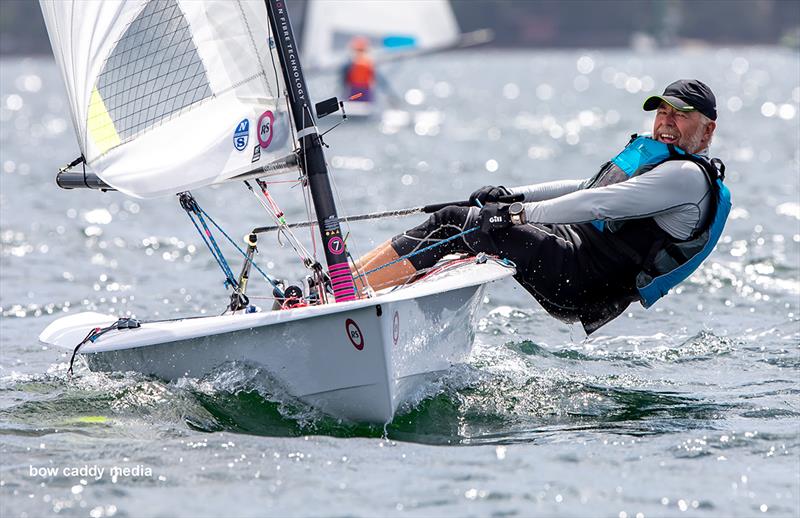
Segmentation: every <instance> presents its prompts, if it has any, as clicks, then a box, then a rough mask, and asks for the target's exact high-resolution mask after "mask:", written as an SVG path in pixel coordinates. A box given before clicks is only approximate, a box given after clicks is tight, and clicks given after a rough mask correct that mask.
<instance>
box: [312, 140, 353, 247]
mask: <svg viewBox="0 0 800 518" xmlns="http://www.w3.org/2000/svg"><path fill="white" fill-rule="evenodd" d="M320 138H322V136H320ZM328 177H330V179H331V185H332V186H333V193H334V194H335V195H336V204H337V207H343V206H344V205H343V204H342V197H341V196H340V195H339V186H338V185H337V184H336V178H335V177H334V176H333V168H330V169H328ZM339 221H344V224H345V226H346V227H347V233H348V234H350V235H352V232H353V229H352V228H350V222H349V221H348V220H347V219H346V218H345V219H344V220H343V219H341V218H339ZM345 246H346V247H348V248H350V244H349V243H347V242H345ZM352 249H353V251H354V252H355V253H356V255H357V256H359V257H361V254H360V253H359V252H358V250H357V247H355V246H353V247H352Z"/></svg>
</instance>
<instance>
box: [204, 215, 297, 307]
mask: <svg viewBox="0 0 800 518" xmlns="http://www.w3.org/2000/svg"><path fill="white" fill-rule="evenodd" d="M197 209H198V210H199V211H200V213H202V214H203V215H204V216H205V217H207V218H208V221H210V222H211V223H212V224H213V225H214V226H215V227H217V230H219V231H220V233H221V234H222V235H223V236H225V239H227V240H228V242H229V243H230V244H232V245H233V247H234V248H236V250H238V251H239V253H240V254H242V256H243V257H244V260H245V261H249V262H250V264H251V265H253V266H254V267H255V269H256V270H258V272H259V273H260V274H261V275H262V276H263V277H264V278H265V279H266V280H267V282H269V283H270V284H271V285H272V287H273V288H275V289H276V290H278V292H279V296H281V297H283V290H281V289H280V286H278V285H277V284H276V283H275V281H273V280H272V279H271V278H270V276H269V275H267V274H266V273H265V272H264V270H262V269H261V268H260V267H259V266H258V265H257V264H256V262H255V261H253V260H252V259H250V258H249V257H247V253H246V252H245V251H244V250H242V249H241V248H240V247H239V245H237V244H236V242H235V241H234V240H233V239H231V237H230V236H229V235H228V234H227V233H226V232H225V231H224V230H222V227H220V226H219V225H217V222H216V221H214V218H212V217H211V216H209V215H208V213H207V212H206V211H204V210H203V209H202V208H200V206H198V207H197Z"/></svg>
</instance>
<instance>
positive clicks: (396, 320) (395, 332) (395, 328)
mask: <svg viewBox="0 0 800 518" xmlns="http://www.w3.org/2000/svg"><path fill="white" fill-rule="evenodd" d="M399 339H400V313H398V312H397V311H395V312H394V317H393V318H392V342H394V345H397V340H399Z"/></svg>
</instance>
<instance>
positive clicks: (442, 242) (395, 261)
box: [364, 227, 480, 275]
mask: <svg viewBox="0 0 800 518" xmlns="http://www.w3.org/2000/svg"><path fill="white" fill-rule="evenodd" d="M479 228H480V227H472V228H468V229H467V230H464V231H463V232H459V233H458V234H456V235H454V236H450V237H448V238H447V239H443V240H441V241H439V242H438V243H434V244H432V245H429V246H426V247H425V248H421V249H419V250H416V251H414V252H410V253H408V254H406V255H402V256H400V257H398V258H397V259H395V260H394V261H390V262H388V263H386V264H382V265H380V266H378V267H377V268H373V269H372V270H369V271H367V272H364V275H369V274H371V273H375V272H377V271H378V270H382V269H384V268H386V267H387V266H391V265H393V264H395V263H399V262H400V261H402V260H403V259H408V258H409V257H414V256H415V255H417V254H421V253H422V252H426V251H428V250H432V249H434V248H436V247H437V246H442V245H443V244H445V243H447V242H450V241H453V240H454V239H458V238H459V237H462V236H465V235H467V234H469V233H470V232H474V231H476V230H478V229H479Z"/></svg>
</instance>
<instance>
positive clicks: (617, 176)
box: [587, 135, 731, 308]
mask: <svg viewBox="0 0 800 518" xmlns="http://www.w3.org/2000/svg"><path fill="white" fill-rule="evenodd" d="M669 160H689V161H691V162H694V163H696V164H697V165H699V166H700V167H701V169H702V170H703V171H704V172H705V175H706V179H707V180H708V182H709V184H710V186H711V189H712V191H713V193H714V196H713V197H712V199H711V201H712V204H713V206H712V210H711V212H710V216H709V218H708V219H707V221H706V222H705V224H704V225H703V226H702V227H701V228H700V230H699V231H698V232H697V233H696V234H695V235H694V236H692V237H690V238H689V239H687V240H685V241H679V240H676V239H675V238H672V237H671V236H668V234H666V232H663V231H662V230H660V229H658V230H657V231H658V232H659V233H661V234H663V236H664V238H663V239H661V240H660V241H658V242H657V245H656V246H655V249H654V250H651V251H650V253H648V254H647V257H637V262H639V263H640V264H642V271H640V272H639V273H638V274H637V276H636V289H637V290H638V294H639V299H640V301H641V303H642V305H643V306H644V307H646V308H649V307H650V306H652V305H653V304H654V303H655V302H656V301H657V300H658V299H660V298H661V297H663V296H664V295H666V294H667V292H668V291H669V290H670V289H671V288H673V287H675V286H677V285H678V284H679V283H681V282H682V281H683V280H685V279H686V278H687V277H689V276H690V275H691V274H692V272H694V271H695V270H696V269H697V268H698V267H699V266H700V264H701V263H702V262H703V260H704V259H705V258H706V257H708V256H709V254H711V251H712V250H713V249H714V247H715V246H716V244H717V241H719V238H720V236H721V235H722V230H723V229H724V227H725V221H726V220H727V219H728V214H729V213H730V210H731V194H730V191H728V188H727V187H726V186H725V184H724V183H723V180H724V178H725V166H724V164H723V163H722V161H721V160H719V159H718V158H714V159H708V158H706V157H704V156H700V155H693V154H689V153H686V152H685V151H683V150H682V149H680V148H678V147H676V146H674V145H672V144H664V143H663V142H659V141H657V140H654V139H652V138H650V137H647V136H638V135H633V136H632V137H631V140H630V142H629V143H628V145H627V146H625V149H623V150H622V152H620V153H619V154H618V155H617V156H616V157H614V158H613V159H612V160H611V161H609V162H608V163H606V164H605V165H604V166H603V167H602V168H601V169H600V172H598V173H597V175H596V176H595V177H594V178H593V179H592V181H591V182H590V183H589V185H588V186H587V189H592V188H597V187H604V186H607V185H612V184H615V183H619V182H624V181H625V180H628V179H630V178H633V177H634V176H638V175H641V174H645V173H646V172H648V171H650V170H651V169H653V168H654V167H656V166H658V165H659V164H662V163H664V162H667V161H669ZM647 219H649V220H650V221H651V222H652V224H651V225H650V227H652V228H657V225H656V224H655V222H654V221H652V218H647ZM593 225H594V226H595V228H597V229H598V230H599V231H601V232H611V233H612V234H615V235H616V234H620V235H621V234H625V232H620V230H621V229H623V228H625V226H626V225H630V222H625V221H611V222H603V221H594V222H593ZM631 230H633V229H631ZM618 245H622V243H618ZM631 254H632V255H637V254H636V253H635V252H633V251H631Z"/></svg>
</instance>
